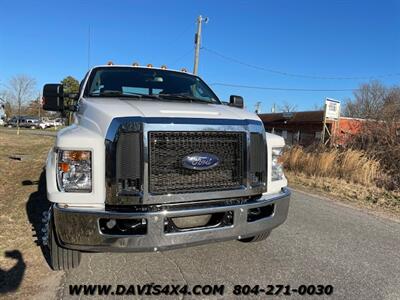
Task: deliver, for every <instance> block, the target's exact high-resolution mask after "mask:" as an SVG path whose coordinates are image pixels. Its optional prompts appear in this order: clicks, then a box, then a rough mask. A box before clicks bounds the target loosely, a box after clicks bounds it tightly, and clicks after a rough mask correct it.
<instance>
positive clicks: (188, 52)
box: [170, 49, 193, 65]
mask: <svg viewBox="0 0 400 300" xmlns="http://www.w3.org/2000/svg"><path fill="white" fill-rule="evenodd" d="M192 52H193V49H190V50H189V51H186V52H185V53H184V54H182V55H181V56H179V57H178V58H177V59H175V60H174V61H173V62H172V63H171V64H170V65H174V64H176V63H177V62H178V61H180V60H182V59H183V58H185V57H186V56H188V55H189V54H190V53H192Z"/></svg>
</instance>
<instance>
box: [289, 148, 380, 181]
mask: <svg viewBox="0 0 400 300" xmlns="http://www.w3.org/2000/svg"><path fill="white" fill-rule="evenodd" d="M283 160H284V164H285V167H286V169H288V170H291V171H293V172H295V173H297V172H300V173H303V174H305V175H308V176H314V177H330V178H339V179H344V180H347V181H349V182H353V183H360V184H365V185H368V184H374V182H375V180H376V179H377V178H378V177H379V176H383V174H380V164H379V162H378V161H377V160H374V159H371V158H368V157H367V156H366V155H365V153H363V152H362V151H359V150H352V149H347V150H344V151H339V150H337V149H325V150H320V149H319V150H316V151H305V150H304V149H303V148H301V147H293V148H291V149H290V150H288V151H287V152H286V153H285V155H284V157H283Z"/></svg>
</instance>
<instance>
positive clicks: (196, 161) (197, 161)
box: [182, 152, 219, 170]
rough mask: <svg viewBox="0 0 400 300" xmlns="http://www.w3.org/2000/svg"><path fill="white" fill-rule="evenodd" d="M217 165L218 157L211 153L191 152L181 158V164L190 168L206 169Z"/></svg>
mask: <svg viewBox="0 0 400 300" xmlns="http://www.w3.org/2000/svg"><path fill="white" fill-rule="evenodd" d="M218 165H219V158H218V157H217V156H216V155H214V154H211V153H204V152H202V153H193V154H189V155H186V156H185V157H184V158H183V159H182V166H183V167H184V168H186V169H190V170H208V169H211V168H214V167H216V166H218Z"/></svg>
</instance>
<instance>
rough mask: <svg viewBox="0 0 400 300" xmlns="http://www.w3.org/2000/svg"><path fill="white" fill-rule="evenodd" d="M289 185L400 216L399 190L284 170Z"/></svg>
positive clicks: (395, 216) (396, 217) (397, 217)
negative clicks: (388, 189)
mask: <svg viewBox="0 0 400 300" xmlns="http://www.w3.org/2000/svg"><path fill="white" fill-rule="evenodd" d="M286 177H287V178H288V181H289V184H290V186H291V187H295V188H298V189H300V190H305V191H307V192H309V191H310V189H311V190H313V191H314V192H316V193H317V194H318V193H322V194H323V195H327V196H328V197H331V198H332V196H334V197H333V198H334V199H336V200H341V201H345V202H348V203H351V204H353V205H355V206H360V207H366V208H368V209H371V210H373V211H376V212H383V213H385V214H388V215H389V216H393V217H394V218H395V219H397V220H398V219H399V218H400V192H394V191H387V190H385V189H383V188H378V187H376V186H374V185H369V186H365V185H362V184H357V183H351V182H348V181H346V180H343V179H338V178H330V177H318V176H307V175H304V174H302V173H294V172H292V171H287V172H286Z"/></svg>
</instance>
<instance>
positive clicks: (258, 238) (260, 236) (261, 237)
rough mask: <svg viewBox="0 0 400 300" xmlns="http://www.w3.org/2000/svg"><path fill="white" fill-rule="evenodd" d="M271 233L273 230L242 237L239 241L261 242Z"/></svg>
mask: <svg viewBox="0 0 400 300" xmlns="http://www.w3.org/2000/svg"><path fill="white" fill-rule="evenodd" d="M270 234H271V230H269V231H264V232H263V233H260V234H258V235H255V236H251V237H248V238H244V239H240V240H239V241H241V242H243V243H256V242H261V241H263V240H266V239H267V238H268V237H269V235H270Z"/></svg>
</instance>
